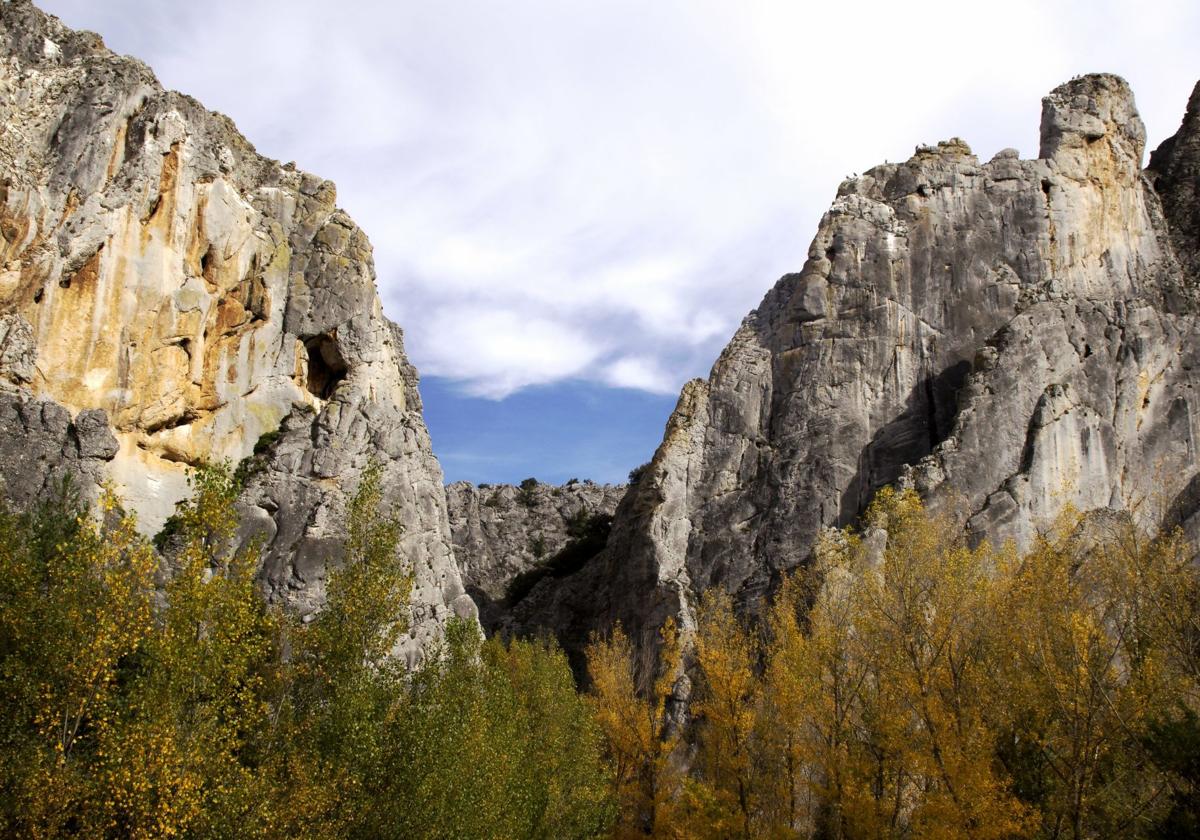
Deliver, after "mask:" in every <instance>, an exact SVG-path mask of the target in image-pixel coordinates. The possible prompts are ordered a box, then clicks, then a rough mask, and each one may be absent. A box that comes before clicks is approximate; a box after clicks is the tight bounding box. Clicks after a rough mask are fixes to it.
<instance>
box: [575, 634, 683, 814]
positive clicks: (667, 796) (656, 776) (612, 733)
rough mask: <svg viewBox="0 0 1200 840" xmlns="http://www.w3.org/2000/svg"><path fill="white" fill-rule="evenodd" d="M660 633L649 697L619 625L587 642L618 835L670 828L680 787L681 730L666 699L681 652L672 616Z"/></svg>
mask: <svg viewBox="0 0 1200 840" xmlns="http://www.w3.org/2000/svg"><path fill="white" fill-rule="evenodd" d="M660 638H661V641H662V646H661V650H660V652H659V668H658V674H657V678H656V679H654V680H653V687H652V689H651V691H650V692H649V696H648V697H643V696H641V695H640V694H639V692H638V689H637V673H636V665H635V659H634V654H633V646H632V645H631V644H630V641H629V637H628V636H626V635H625V633H624V631H623V630H622V629H621V627H620V625H618V626H617V627H615V628H614V629H613V631H612V634H611V635H610V636H609V637H608V638H602V637H600V636H593V637H592V640H591V643H590V644H589V645H588V648H587V663H588V675H589V677H590V678H591V692H590V699H591V703H592V709H593V712H594V714H595V716H596V720H597V723H598V724H599V726H600V731H601V732H602V733H603V736H604V744H605V753H606V755H607V757H608V761H609V764H610V765H611V767H612V770H613V779H612V784H613V796H614V797H615V799H616V801H617V803H618V805H619V807H620V819H619V821H618V823H617V826H616V829H615V836H617V837H637V836H641V835H643V834H645V833H647V832H653V831H659V832H663V833H666V832H668V831H670V829H671V825H672V820H673V818H672V814H671V804H672V802H673V801H674V800H675V799H676V798H677V797H678V795H679V791H680V784H681V781H682V780H681V778H680V772H679V771H680V768H679V766H678V763H677V762H676V760H675V756H674V753H675V750H676V748H677V747H678V746H679V744H680V737H681V734H682V733H681V732H680V731H679V729H678V728H677V727H675V726H674V725H673V722H672V720H671V717H670V715H669V709H668V705H669V703H670V702H671V701H672V699H673V697H672V695H673V688H674V684H675V680H676V678H677V677H678V676H679V675H680V673H681V656H680V645H679V638H678V634H677V633H676V630H675V625H674V622H673V621H671V620H670V619H668V620H667V622H666V624H664V625H663V627H662V630H661V631H660Z"/></svg>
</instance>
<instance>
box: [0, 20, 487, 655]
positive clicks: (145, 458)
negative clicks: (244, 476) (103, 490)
mask: <svg viewBox="0 0 1200 840" xmlns="http://www.w3.org/2000/svg"><path fill="white" fill-rule="evenodd" d="M0 120H2V128H0V381H2V383H3V387H4V388H5V389H6V393H5V395H4V397H3V400H2V401H0V414H3V417H4V423H5V426H4V429H5V431H6V433H8V435H10V436H11V439H10V440H9V441H7V442H6V444H5V445H4V447H0V468H3V471H4V473H5V478H6V480H7V483H8V486H9V487H10V488H16V487H18V486H20V487H26V486H27V487H40V486H42V485H44V484H45V483H46V482H47V481H48V480H49V479H48V478H47V477H48V476H50V475H52V474H54V473H56V472H61V471H63V470H69V469H71V468H74V467H76V466H77V467H78V469H77V472H79V474H80V476H81V477H82V479H83V483H84V484H85V485H87V484H88V482H89V481H90V482H91V483H92V484H93V485H94V482H95V480H96V479H98V478H101V477H106V478H108V479H109V480H111V481H112V482H113V483H114V484H115V486H116V488H117V490H118V491H119V492H120V493H121V494H122V495H123V497H124V498H125V500H126V503H127V504H128V505H129V506H130V507H132V509H134V510H135V511H136V512H137V514H138V517H139V520H140V523H141V526H142V528H143V529H144V530H145V531H146V532H147V533H152V532H154V531H156V530H157V529H158V528H159V527H160V526H161V524H162V523H163V521H164V520H165V518H166V517H167V516H168V515H169V514H170V513H171V511H172V509H173V506H174V504H175V502H176V501H178V500H179V499H181V498H183V497H184V496H185V495H186V493H187V485H186V480H185V479H186V469H187V467H188V466H189V465H192V464H196V463H198V462H200V461H201V460H203V459H210V460H220V459H229V460H230V461H232V462H235V463H236V462H237V461H239V460H240V459H242V458H244V457H246V456H248V455H250V454H251V452H252V451H253V450H254V448H255V445H256V443H258V442H259V441H260V440H261V441H262V445H260V447H259V448H260V450H261V449H262V448H263V446H265V445H266V444H267V443H268V442H270V441H273V442H271V443H270V446H268V447H266V453H265V454H264V455H262V456H261V457H260V458H258V459H256V463H257V466H258V468H259V469H258V472H257V474H256V476H255V477H254V479H253V480H252V482H251V484H250V486H249V488H248V490H247V492H246V494H245V499H244V501H245V508H246V513H247V516H248V519H249V523H250V524H249V527H248V530H251V531H258V532H262V533H264V534H265V536H266V537H267V539H268V548H267V557H266V562H265V567H264V570H263V578H264V583H265V585H266V587H267V589H268V591H269V592H270V594H271V596H272V597H273V598H276V599H279V600H283V601H286V602H288V603H290V604H292V605H294V606H296V607H297V608H298V609H300V610H302V611H308V610H312V609H315V608H316V607H317V606H319V604H320V603H321V602H322V600H323V597H324V593H323V583H324V574H325V569H326V567H327V566H328V564H329V563H331V562H336V561H337V560H338V557H339V553H340V544H341V536H342V531H341V526H340V520H341V516H342V513H343V510H344V506H345V502H346V499H347V496H348V494H351V493H353V491H354V488H355V486H356V484H357V480H358V476H359V475H360V473H361V471H362V469H363V468H364V467H365V466H366V465H367V464H368V463H369V462H370V461H372V460H375V461H378V462H380V463H381V464H382V465H383V466H384V469H385V478H384V484H385V495H386V497H387V502H388V503H389V504H390V505H391V506H392V507H393V509H394V511H395V513H396V515H397V516H398V517H399V518H400V519H401V520H402V521H403V523H404V525H405V531H404V537H403V551H404V554H405V556H406V557H407V558H408V559H409V560H410V561H411V563H412V565H413V568H414V570H415V573H416V586H415V593H414V605H413V611H414V638H413V641H414V645H413V648H414V649H415V647H416V645H415V643H416V642H419V641H421V640H422V639H424V638H427V637H428V636H429V635H431V634H432V633H436V632H437V628H438V626H439V625H440V623H441V622H442V621H444V619H445V618H446V616H447V615H448V614H449V613H450V612H451V611H452V610H457V611H459V612H462V613H464V614H471V613H472V611H473V606H472V605H471V602H470V599H469V598H468V597H466V596H465V594H464V592H463V588H462V585H461V582H460V580H459V577H458V573H457V570H456V568H455V565H454V561H453V557H452V554H451V548H450V538H449V527H448V524H447V520H446V510H445V497H444V495H443V494H442V492H441V483H442V474H441V470H440V468H439V466H438V464H437V461H436V460H435V459H434V457H433V455H432V452H431V449H430V445H429V437H428V434H427V432H426V429H425V425H424V422H423V420H422V416H421V402H420V398H419V396H418V394H417V388H416V382H417V377H416V372H415V371H414V370H413V368H412V367H411V366H410V365H409V364H408V362H407V360H406V359H405V356H404V350H403V345H402V341H401V333H400V330H399V329H398V328H397V327H395V325H393V324H391V323H389V322H388V321H387V320H386V319H385V318H384V317H383V313H382V308H381V305H380V301H379V296H378V294H377V292H376V289H375V284H374V268H373V265H372V261H371V247H370V243H369V242H368V241H367V238H366V236H365V235H364V234H363V233H362V231H360V230H359V229H358V228H357V227H356V226H355V225H354V223H353V222H352V221H351V220H350V218H349V217H348V216H346V214H345V213H343V212H342V211H341V210H339V209H338V208H337V207H336V204H335V188H334V185H333V184H332V183H330V182H328V181H325V180H322V179H321V178H318V177H316V176H313V175H309V174H307V173H304V172H300V171H298V170H297V169H295V167H294V166H292V165H291V164H288V165H283V166H281V165H280V164H278V163H277V162H275V161H271V160H268V159H266V158H263V157H261V156H260V155H258V154H257V153H256V152H255V150H254V148H253V147H252V146H251V145H250V144H249V143H248V142H247V141H246V139H245V138H243V137H242V136H241V135H240V134H239V133H238V132H237V130H236V129H235V127H234V126H233V125H232V123H231V122H230V121H229V120H228V119H227V118H225V117H223V116H221V115H219V114H215V113H212V112H210V111H207V110H205V109H204V108H203V107H202V106H201V105H200V104H199V103H197V102H196V101H195V100H193V99H191V98H189V97H187V96H184V95H182V94H179V93H175V92H170V91H164V90H163V89H162V87H161V86H160V85H159V84H158V82H157V80H156V79H155V78H154V76H153V74H152V73H151V72H150V70H149V69H148V68H147V67H146V66H145V65H143V64H141V63H140V62H138V61H136V60H134V59H130V58H126V57H121V56H117V55H114V54H113V53H112V52H110V51H109V50H107V49H106V48H105V46H104V44H103V43H102V41H101V40H100V38H99V37H98V36H96V35H93V34H91V33H77V32H72V31H71V30H69V29H67V28H66V27H64V26H63V25H62V24H61V23H59V21H57V20H56V19H54V18H52V17H49V16H47V15H44V14H43V13H41V12H40V11H38V10H37V9H35V8H34V7H33V6H32V5H31V4H30V3H28V2H25V0H14V2H8V3H4V4H0ZM72 417H73V418H74V419H73V420H72V419H71V418H72ZM264 436H266V437H264ZM56 442H57V443H56ZM72 447H74V448H72ZM23 449H26V450H28V451H26V452H24V453H23V454H22V452H21V451H20V450H23Z"/></svg>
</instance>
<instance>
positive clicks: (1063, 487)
mask: <svg viewBox="0 0 1200 840" xmlns="http://www.w3.org/2000/svg"><path fill="white" fill-rule="evenodd" d="M1198 102H1200V88H1198V93H1197V94H1196V95H1193V97H1192V101H1191V103H1190V106H1189V109H1188V115H1187V117H1186V118H1185V120H1184V124H1183V127H1182V128H1181V129H1180V132H1179V134H1177V135H1176V136H1175V137H1174V138H1173V139H1172V140H1170V141H1168V142H1167V143H1166V144H1164V145H1163V147H1162V148H1161V149H1160V150H1159V151H1158V152H1156V154H1155V156H1154V162H1153V164H1152V166H1151V168H1150V170H1149V172H1143V171H1142V169H1141V161H1142V155H1143V146H1144V141H1145V134H1144V129H1143V127H1142V123H1141V120H1140V119H1139V117H1138V115H1137V111H1136V109H1135V107H1134V101H1133V96H1132V94H1131V93H1130V91H1129V88H1128V86H1127V85H1126V84H1125V82H1124V81H1122V80H1121V79H1119V78H1117V77H1115V76H1110V75H1091V76H1085V77H1082V78H1078V79H1075V80H1073V81H1071V82H1069V83H1067V84H1065V85H1062V86H1061V87H1059V88H1057V89H1055V90H1054V91H1053V92H1052V93H1051V94H1050V95H1049V96H1048V97H1046V99H1045V100H1044V102H1043V113H1042V131H1041V151H1040V155H1039V158H1038V159H1037V160H1020V159H1018V156H1017V154H1016V153H1015V152H1013V151H1004V152H1001V153H1000V154H998V155H996V156H995V157H994V158H993V159H992V160H991V161H988V162H987V163H981V162H980V161H979V160H978V159H977V158H976V157H975V156H974V155H973V154H972V153H971V151H970V149H969V148H967V146H966V144H965V143H963V142H962V141H961V140H950V141H948V142H943V143H939V144H938V145H936V146H927V147H920V148H918V149H917V151H916V154H915V155H914V156H913V157H912V158H911V159H910V160H908V161H907V162H905V163H900V164H887V165H884V166H879V167H876V168H874V169H871V170H870V171H868V172H867V173H865V174H864V175H862V176H861V177H856V178H853V179H850V180H848V181H846V182H844V183H843V184H842V185H841V186H840V187H839V189H838V194H837V198H836V199H835V201H834V203H833V206H832V207H831V208H830V210H829V211H828V212H827V213H826V214H825V216H824V218H823V219H822V220H821V224H820V226H819V228H818V230H817V234H816V237H815V238H814V240H813V242H812V245H811V246H810V248H809V257H808V261H807V262H806V263H805V265H804V267H803V268H802V269H801V271H800V272H799V273H797V274H789V275H787V276H785V277H783V278H782V279H781V280H780V281H779V282H778V283H777V284H776V285H775V287H774V288H773V289H772V290H771V291H770V292H768V293H767V295H766V297H765V298H764V300H763V302H762V304H761V305H760V306H759V308H758V309H757V310H755V311H754V312H752V313H751V314H750V315H749V316H748V317H747V318H746V319H745V321H744V322H743V323H742V326H741V328H740V329H739V330H738V331H737V334H736V335H735V336H734V337H733V340H732V341H731V342H730V344H729V346H728V347H726V349H725V351H724V352H723V353H722V354H721V357H720V358H719V359H718V360H717V362H716V364H715V366H714V367H713V370H712V373H711V375H710V376H709V378H708V379H707V380H695V381H693V382H690V383H688V384H687V385H686V386H685V387H684V389H683V393H682V395H681V396H680V399H679V403H678V406H677V407H676V409H675V412H674V414H673V415H672V417H671V419H670V421H669V423H668V425H667V430H666V435H665V437H664V439H663V442H662V444H661V445H660V447H659V449H658V451H657V452H656V454H655V456H654V459H653V461H652V462H651V464H650V466H649V469H648V470H647V471H646V475H645V477H644V478H643V479H642V480H641V481H640V482H639V483H638V484H637V485H636V486H634V487H632V488H631V489H630V492H629V495H628V497H627V498H626V499H625V500H624V501H623V502H622V504H621V506H620V507H619V509H618V512H617V517H616V521H615V523H614V526H613V532H612V536H611V538H610V540H609V544H608V548H607V550H606V551H605V552H604V553H603V554H601V555H600V556H599V557H598V558H597V559H596V560H595V561H593V562H592V563H590V564H589V565H588V566H587V567H586V568H584V569H583V570H581V571H580V572H579V573H577V574H575V575H573V576H572V577H570V578H566V579H557V580H548V581H545V582H544V583H542V584H540V585H539V588H538V589H537V590H535V591H534V592H533V593H531V594H530V597H529V598H527V599H526V602H525V605H524V611H523V613H522V615H520V616H519V620H520V621H522V622H524V624H523V626H524V627H525V629H526V630H527V631H532V630H533V629H534V628H537V627H546V628H555V629H558V630H559V632H560V633H562V634H563V637H564V640H565V641H566V643H567V644H568V645H576V646H577V645H580V644H582V642H583V640H584V639H585V638H586V633H587V632H588V631H589V629H591V628H606V627H609V626H611V625H612V624H613V623H614V622H617V621H620V622H622V623H623V624H624V626H625V627H626V629H627V630H628V631H630V633H631V635H632V636H633V637H634V638H635V639H636V640H637V641H638V643H639V644H640V646H641V649H642V650H643V652H644V654H645V657H646V659H645V664H647V665H648V664H649V663H650V662H651V661H652V660H653V655H654V650H655V638H656V634H657V631H658V628H659V626H660V625H661V623H662V622H663V620H665V619H666V618H667V617H668V616H672V617H674V618H675V619H676V620H677V621H678V622H679V623H680V624H681V626H682V627H683V628H684V630H685V632H686V631H688V630H689V628H690V627H691V626H692V621H693V606H694V604H695V601H696V598H697V596H698V595H699V594H700V593H702V592H703V591H704V590H706V589H708V588H710V587H722V588H724V589H726V590H727V591H729V592H730V593H732V594H733V595H734V597H735V600H736V602H737V603H738V604H739V605H740V607H741V608H742V609H743V610H744V611H745V612H747V613H750V614H753V613H755V612H756V611H757V610H758V609H760V607H761V605H762V603H763V598H764V596H765V595H766V594H767V593H769V592H770V591H771V590H772V587H774V586H775V585H776V584H777V583H778V582H779V580H780V578H781V576H782V575H784V574H786V573H787V572H789V571H790V570H792V569H795V568H796V567H798V566H800V565H801V564H803V563H805V562H806V560H807V559H808V558H809V556H810V552H811V550H812V548H813V545H814V543H815V541H816V539H817V537H818V535H819V534H820V532H821V531H822V530H823V529H825V528H829V527H836V526H843V525H847V524H850V523H852V522H854V521H855V518H856V517H857V516H858V514H859V513H860V512H861V511H862V510H863V508H864V506H865V505H866V504H867V503H868V502H869V501H870V499H871V497H872V495H873V494H874V493H875V492H876V490H878V489H879V488H880V487H882V486H884V485H886V484H889V483H895V482H900V483H905V484H909V485H913V486H916V487H917V488H919V489H920V490H921V491H922V492H923V493H925V494H926V496H927V497H928V498H929V499H930V500H931V503H932V504H934V505H942V506H950V508H949V509H952V510H954V511H955V512H956V513H957V514H958V515H960V516H961V517H962V521H963V524H964V525H965V527H967V528H968V529H969V530H970V531H971V532H972V533H973V534H975V535H976V536H977V537H989V538H991V539H995V540H1005V539H1009V538H1011V539H1013V540H1015V541H1016V542H1017V543H1018V544H1022V545H1023V544H1027V543H1028V542H1029V540H1030V538H1031V537H1032V536H1033V535H1034V533H1035V531H1036V529H1037V528H1038V527H1040V526H1042V525H1043V524H1045V523H1046V522H1047V521H1048V520H1049V519H1051V518H1052V517H1054V516H1055V515H1056V513H1058V512H1059V511H1060V510H1061V509H1062V508H1063V506H1064V505H1066V504H1073V505H1075V506H1077V507H1079V508H1081V509H1084V510H1088V509H1094V508H1113V509H1125V510H1129V511H1132V512H1133V513H1134V514H1135V516H1136V517H1137V518H1138V519H1139V520H1141V521H1142V522H1143V523H1145V524H1152V525H1153V524H1159V523H1166V524H1174V523H1178V524H1182V525H1184V526H1185V527H1186V528H1187V529H1188V530H1189V532H1190V533H1191V534H1192V535H1193V537H1194V536H1196V535H1197V532H1198V531H1200V517H1197V514H1196V511H1197V506H1198V502H1200V491H1198V490H1197V487H1200V479H1198V478H1197V475H1198V468H1200V456H1198V453H1197V443H1198V441H1200V387H1198V386H1200V317H1198V316H1197V311H1198V309H1197V287H1198V286H1200V277H1198V276H1197V260H1198V259H1200V242H1198V231H1200V224H1198V219H1200V215H1198V213H1197V207H1198V204H1197V195H1198V189H1197V187H1198V181H1197V177H1198V175H1197V173H1198V172H1200V165H1198V161H1200V152H1198V150H1200V115H1198V113H1197V112H1198V110H1200V109H1198ZM646 670H647V672H648V670H649V669H646Z"/></svg>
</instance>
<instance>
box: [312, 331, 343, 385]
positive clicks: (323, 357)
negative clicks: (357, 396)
mask: <svg viewBox="0 0 1200 840" xmlns="http://www.w3.org/2000/svg"><path fill="white" fill-rule="evenodd" d="M304 349H305V350H307V351H308V381H307V383H306V386H307V387H308V392H309V393H310V394H312V395H313V396H314V397H317V398H319V399H322V400H327V399H329V398H330V397H332V396H333V392H334V391H335V390H336V389H337V386H338V383H339V382H341V381H342V380H343V379H345V378H346V370H347V366H346V360H345V359H344V358H342V354H341V352H340V351H339V350H338V346H337V341H336V339H334V338H333V336H330V335H317V336H313V337H312V338H307V339H305V340H304Z"/></svg>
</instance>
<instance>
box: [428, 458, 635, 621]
mask: <svg viewBox="0 0 1200 840" xmlns="http://www.w3.org/2000/svg"><path fill="white" fill-rule="evenodd" d="M625 489H626V488H625V485H623V484H620V485H615V484H596V483H594V482H591V481H570V482H568V483H566V484H563V485H561V486H554V485H548V484H542V483H540V482H538V483H530V484H529V485H527V486H524V487H515V486H513V485H511V484H491V485H488V484H481V485H479V486H475V485H473V484H470V483H468V482H465V481H456V482H455V483H453V484H449V485H447V486H446V502H447V508H448V509H449V512H450V534H451V536H452V538H453V540H454V556H455V559H456V560H457V561H458V567H459V572H460V574H461V575H462V580H463V585H464V586H465V587H466V589H467V592H468V594H470V596H471V597H472V598H473V599H474V600H475V603H476V604H478V605H479V619H480V622H481V623H482V624H483V627H484V629H485V630H486V631H488V632H489V633H491V632H496V631H503V630H505V629H507V627H508V625H509V621H510V611H511V605H510V604H509V596H510V590H511V587H512V584H513V582H514V581H515V580H516V579H517V578H518V577H519V576H521V575H527V576H529V574H530V573H531V572H534V571H535V570H538V569H543V568H546V567H548V565H549V564H550V563H551V562H552V561H554V559H555V558H556V557H557V556H558V555H559V554H560V552H562V550H563V549H564V548H566V547H567V545H568V543H570V542H572V541H573V540H574V541H579V540H580V539H582V538H584V537H585V536H586V534H587V531H588V529H589V528H590V527H593V520H594V519H595V518H596V517H600V518H605V517H607V518H608V519H611V518H612V515H613V513H614V512H615V511H616V508H617V503H618V502H619V501H620V500H621V497H622V496H624V495H625ZM598 524H601V527H603V528H604V529H605V530H607V527H608V522H607V521H605V522H603V523H598ZM526 579H527V580H532V577H531V576H529V577H527V578H526Z"/></svg>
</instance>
